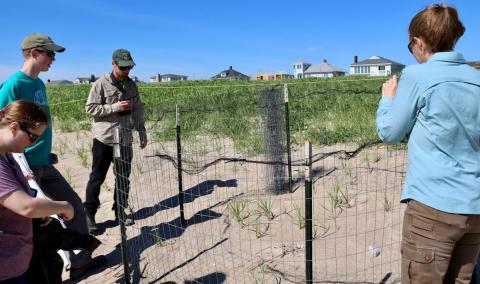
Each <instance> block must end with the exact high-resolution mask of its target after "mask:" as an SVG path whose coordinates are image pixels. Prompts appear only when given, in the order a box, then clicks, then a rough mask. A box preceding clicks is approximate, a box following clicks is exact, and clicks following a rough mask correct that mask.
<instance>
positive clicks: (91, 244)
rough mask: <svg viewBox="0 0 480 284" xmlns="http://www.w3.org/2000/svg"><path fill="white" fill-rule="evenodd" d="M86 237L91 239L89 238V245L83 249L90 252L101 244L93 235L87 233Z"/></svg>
mask: <svg viewBox="0 0 480 284" xmlns="http://www.w3.org/2000/svg"><path fill="white" fill-rule="evenodd" d="M88 238H89V239H91V240H89V245H88V247H86V248H85V249H86V250H88V251H90V252H93V251H94V250H96V249H97V248H98V247H99V246H100V245H101V244H102V242H101V241H100V240H99V239H97V238H95V237H94V236H91V235H88Z"/></svg>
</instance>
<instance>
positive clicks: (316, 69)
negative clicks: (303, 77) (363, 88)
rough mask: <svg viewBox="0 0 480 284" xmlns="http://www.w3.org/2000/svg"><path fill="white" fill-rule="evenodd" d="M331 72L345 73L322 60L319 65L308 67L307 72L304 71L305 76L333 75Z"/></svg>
mask: <svg viewBox="0 0 480 284" xmlns="http://www.w3.org/2000/svg"><path fill="white" fill-rule="evenodd" d="M333 72H343V73H345V71H343V70H342V69H340V68H337V67H335V66H333V65H330V64H329V63H328V62H327V60H324V61H323V62H322V63H320V64H314V65H311V66H310V67H308V69H307V70H305V73H306V74H307V73H333Z"/></svg>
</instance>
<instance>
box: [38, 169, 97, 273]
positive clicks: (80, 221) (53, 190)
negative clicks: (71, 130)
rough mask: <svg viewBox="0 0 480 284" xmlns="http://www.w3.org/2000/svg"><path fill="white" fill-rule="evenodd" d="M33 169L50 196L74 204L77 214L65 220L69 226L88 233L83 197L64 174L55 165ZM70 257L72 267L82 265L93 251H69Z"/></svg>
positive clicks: (40, 184)
mask: <svg viewBox="0 0 480 284" xmlns="http://www.w3.org/2000/svg"><path fill="white" fill-rule="evenodd" d="M32 171H33V173H34V174H35V180H36V181H37V183H38V185H39V186H40V188H41V189H42V191H43V192H44V193H45V194H46V195H47V196H48V197H50V198H51V199H53V200H57V201H68V202H69V203H70V204H71V205H72V206H73V209H74V211H75V216H74V217H73V219H72V220H70V221H66V222H65V225H66V226H67V228H69V229H72V230H75V231H77V232H78V233H80V234H88V227H87V220H86V217H85V210H84V209H83V206H82V199H81V198H80V197H79V196H78V194H77V193H76V192H75V191H74V190H73V188H72V187H71V186H70V185H69V184H68V182H67V181H66V180H65V178H64V177H63V176H62V174H61V173H60V172H59V171H58V170H57V169H56V168H55V167H54V166H43V167H36V168H34V167H32ZM69 258H70V261H71V267H72V268H78V267H82V266H84V265H86V264H87V263H89V262H90V260H91V259H92V257H91V252H90V251H88V250H82V251H81V252H80V253H78V254H75V253H73V252H72V251H69Z"/></svg>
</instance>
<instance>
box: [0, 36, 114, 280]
mask: <svg viewBox="0 0 480 284" xmlns="http://www.w3.org/2000/svg"><path fill="white" fill-rule="evenodd" d="M21 48H22V53H23V58H24V63H23V66H22V68H21V70H19V71H17V72H16V73H14V74H13V75H12V76H10V77H9V78H8V79H7V80H5V81H4V82H3V83H2V84H1V85H0V108H2V107H4V106H6V105H7V104H8V103H10V102H12V101H15V100H28V101H32V102H34V103H36V104H38V105H40V106H41V107H42V109H43V110H44V111H45V112H46V113H47V117H48V124H47V128H46V129H45V131H44V132H43V134H42V135H41V136H40V137H36V136H35V135H36V133H33V132H32V133H29V137H30V139H34V138H36V139H35V140H36V143H35V144H34V145H30V147H27V148H26V149H25V152H24V153H25V157H26V159H27V161H28V164H29V166H30V168H31V169H32V171H33V173H34V175H35V180H36V181H37V183H38V185H39V186H40V188H42V191H43V192H44V193H45V194H46V195H47V196H48V197H50V198H51V199H53V200H57V201H60V200H62V201H67V202H68V203H70V204H71V205H72V206H73V208H74V210H75V217H74V218H73V219H72V220H69V221H67V222H65V224H66V226H67V228H69V229H72V230H74V231H77V232H78V233H80V234H88V227H87V220H86V216H85V211H84V209H83V204H82V200H81V198H80V197H79V196H78V194H77V193H76V192H75V191H74V190H73V188H72V187H71V186H70V185H69V184H68V182H67V181H66V180H65V178H64V177H63V176H62V175H61V173H60V172H59V171H58V170H57V169H56V168H55V167H54V166H53V165H52V164H53V163H54V161H53V159H52V153H51V150H52V132H53V131H52V127H51V114H50V108H49V105H48V99H47V95H46V89H45V84H44V83H43V82H42V80H41V79H40V78H39V77H38V76H39V74H40V72H46V71H48V70H49V69H50V67H51V65H52V64H53V62H54V61H55V52H63V51H65V48H64V47H62V46H60V45H57V44H56V43H54V42H53V40H52V39H51V38H50V37H49V36H47V35H44V34H31V35H28V36H26V37H25V38H24V40H23V41H22V44H21ZM28 131H30V129H28ZM69 259H70V262H71V265H70V267H69V268H70V277H72V278H75V277H79V276H81V275H83V274H84V273H85V272H87V271H88V270H91V269H93V268H95V267H98V266H100V265H102V264H103V263H104V262H105V260H106V258H105V257H104V256H103V255H102V256H97V257H96V258H93V259H92V252H91V251H90V250H82V251H81V252H80V253H78V254H75V253H73V252H69Z"/></svg>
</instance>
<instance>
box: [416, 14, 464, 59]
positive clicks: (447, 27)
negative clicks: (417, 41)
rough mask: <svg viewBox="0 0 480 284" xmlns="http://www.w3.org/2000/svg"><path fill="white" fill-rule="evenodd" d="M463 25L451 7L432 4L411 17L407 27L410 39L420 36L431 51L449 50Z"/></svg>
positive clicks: (461, 30)
mask: <svg viewBox="0 0 480 284" xmlns="http://www.w3.org/2000/svg"><path fill="white" fill-rule="evenodd" d="M464 32H465V27H464V26H463V24H462V22H461V21H460V19H459V18H458V13H457V10H456V9H455V8H453V7H450V6H447V5H443V4H434V5H432V6H429V7H427V8H425V9H424V10H422V11H420V12H419V13H418V14H416V15H415V17H413V19H412V21H411V22H410V26H409V27H408V33H409V35H410V39H412V38H413V37H418V38H422V39H423V40H424V41H425V43H426V44H427V45H428V46H429V47H430V48H431V49H432V52H433V53H435V52H441V51H451V50H453V47H454V46H455V44H456V43H457V41H458V39H459V38H460V37H461V36H462V35H463V33H464Z"/></svg>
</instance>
